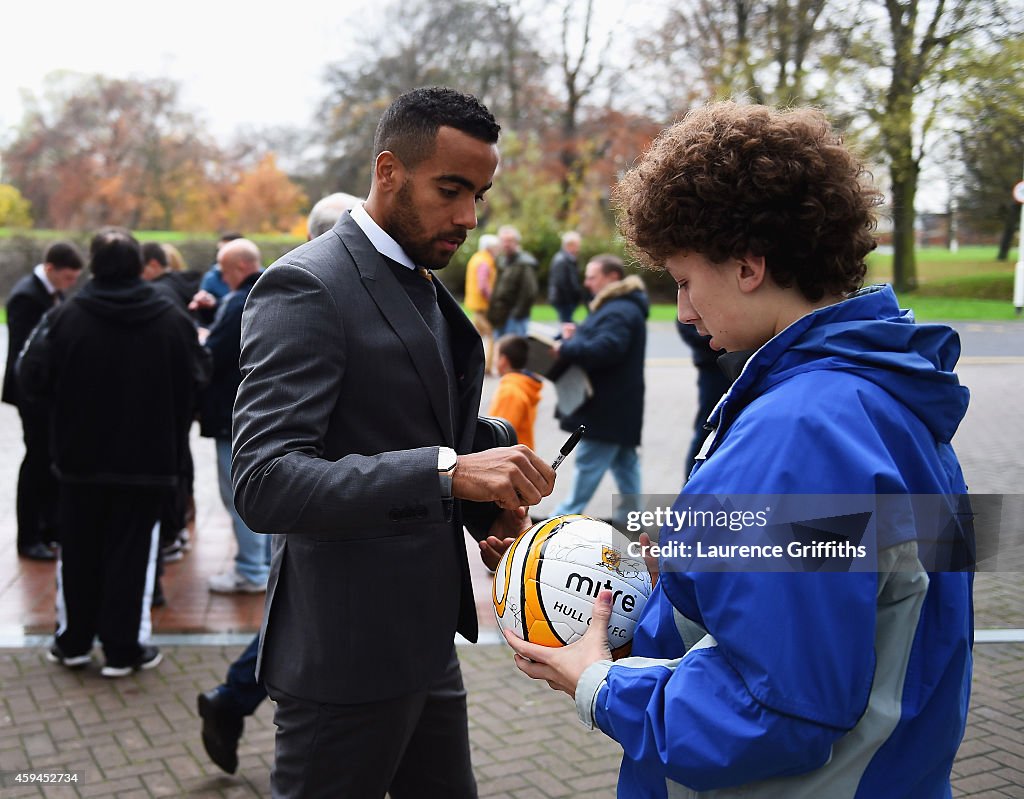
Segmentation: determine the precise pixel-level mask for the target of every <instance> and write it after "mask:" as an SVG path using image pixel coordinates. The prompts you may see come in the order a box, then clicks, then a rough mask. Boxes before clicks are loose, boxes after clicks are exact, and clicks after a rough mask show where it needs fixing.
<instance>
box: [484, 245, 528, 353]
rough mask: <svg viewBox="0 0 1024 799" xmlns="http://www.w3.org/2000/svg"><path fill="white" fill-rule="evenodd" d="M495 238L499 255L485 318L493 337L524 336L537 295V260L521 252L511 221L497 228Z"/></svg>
mask: <svg viewBox="0 0 1024 799" xmlns="http://www.w3.org/2000/svg"><path fill="white" fill-rule="evenodd" d="M498 239H499V240H500V241H501V251H502V255H501V258H500V259H499V261H498V281H497V283H496V284H495V286H494V293H493V294H492V296H491V307H490V309H489V310H488V312H487V318H488V320H490V322H491V324H492V325H494V335H495V337H496V338H501V337H502V336H507V335H515V336H525V335H526V324H527V322H528V321H529V320H530V309H531V308H532V307H533V300H534V298H535V297H536V296H537V260H536V259H535V258H534V257H533V256H532V255H530V254H529V253H527V252H523V250H522V248H521V246H520V235H519V231H518V230H517V229H516V228H514V227H512V226H511V225H503V226H502V227H500V228H499V229H498Z"/></svg>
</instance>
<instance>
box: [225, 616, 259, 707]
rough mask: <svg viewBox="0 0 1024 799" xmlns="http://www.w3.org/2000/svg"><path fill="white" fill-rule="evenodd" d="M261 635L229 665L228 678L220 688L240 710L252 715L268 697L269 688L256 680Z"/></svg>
mask: <svg viewBox="0 0 1024 799" xmlns="http://www.w3.org/2000/svg"><path fill="white" fill-rule="evenodd" d="M259 645H260V637H259V636H258V635H257V636H256V637H255V638H253V639H252V641H250V642H249V646H247V647H246V648H245V651H244V652H243V653H242V654H241V655H239V656H238V658H237V659H236V660H235V662H234V663H232V664H231V665H230V666H228V676H227V680H226V681H225V682H224V684H223V685H221V686H220V688H219V690H220V691H221V692H222V693H224V694H225V695H226V696H228V697H229V698H230V699H231V701H232V702H233V703H234V705H235V707H236V708H237V709H238V712H239V713H241V714H242V715H243V716H251V715H252V714H253V713H255V712H256V708H258V707H259V706H260V702H262V701H263V700H264V699H266V698H267V690H266V689H265V688H264V687H263V685H262V684H261V683H259V682H257V681H256V655H257V654H258V652H259Z"/></svg>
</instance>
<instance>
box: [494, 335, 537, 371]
mask: <svg viewBox="0 0 1024 799" xmlns="http://www.w3.org/2000/svg"><path fill="white" fill-rule="evenodd" d="M529 354H530V345H529V344H528V343H527V341H526V339H525V338H524V337H523V336H504V337H502V338H500V339H498V355H504V356H505V357H506V358H507V359H508V365H509V366H511V367H512V368H513V369H516V370H519V369H523V368H525V367H526V358H527V356H528V355H529Z"/></svg>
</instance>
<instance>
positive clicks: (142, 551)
mask: <svg viewBox="0 0 1024 799" xmlns="http://www.w3.org/2000/svg"><path fill="white" fill-rule="evenodd" d="M89 266H90V270H91V271H92V274H93V279H92V280H90V281H89V282H88V283H86V285H85V286H84V287H83V288H82V289H81V291H79V292H78V293H77V294H76V295H75V296H74V297H73V298H72V299H70V300H69V301H68V302H66V303H64V304H63V305H61V306H60V307H58V308H55V309H54V310H53V311H51V312H49V313H48V314H47V315H46V316H44V317H43V320H42V321H41V322H40V323H39V326H38V327H37V328H36V331H35V333H34V334H33V335H32V338H31V339H30V340H29V343H28V345H27V346H26V348H25V350H24V352H23V353H22V355H21V357H20V358H19V360H18V364H17V374H18V379H19V381H20V387H21V390H22V391H23V392H24V394H25V395H26V396H28V397H29V398H30V399H31V398H38V399H39V400H40V401H45V402H46V403H47V405H48V407H49V414H50V417H49V418H50V431H51V453H52V457H53V466H54V471H55V473H56V475H57V479H58V481H59V483H60V492H59V501H58V520H59V524H60V531H61V549H60V560H59V562H58V570H59V580H58V598H57V611H58V619H57V625H56V626H57V629H56V635H55V637H54V644H53V647H52V648H51V650H50V652H49V658H50V660H51V661H53V662H56V663H60V664H62V665H64V666H65V667H68V668H77V667H81V666H85V665H87V664H88V663H89V662H90V660H91V650H92V647H93V640H94V638H95V637H96V636H99V639H100V642H101V643H102V645H103V651H104V654H105V656H106V664H105V665H104V666H103V668H102V670H101V674H102V675H103V676H104V677H123V676H126V675H128V674H131V673H132V672H133V671H136V670H139V669H150V668H153V667H155V666H156V665H157V664H159V662H160V652H159V650H158V649H157V648H156V647H154V646H151V645H150V644H149V634H150V621H149V611H150V602H151V598H152V590H153V579H154V574H155V564H156V551H157V537H158V524H157V518H158V514H159V512H160V505H161V502H162V501H163V499H164V496H165V494H166V493H167V492H168V491H170V490H172V489H173V488H174V486H175V484H176V483H177V481H178V476H179V474H180V473H181V461H182V458H183V457H184V454H183V442H184V440H185V435H184V433H185V431H186V430H187V429H188V426H189V424H190V423H191V420H192V409H193V407H194V405H195V392H196V388H197V385H198V384H200V383H201V382H203V381H204V380H205V378H206V364H207V362H208V361H207V356H206V355H205V353H204V351H203V349H202V347H200V346H199V342H198V340H197V338H196V334H195V328H194V327H193V325H192V322H191V321H190V320H189V318H188V316H187V315H186V314H185V312H184V311H182V310H181V309H180V308H178V307H176V306H175V305H174V304H173V303H171V301H170V300H168V299H166V298H165V297H162V296H160V295H159V294H158V293H157V292H156V290H155V289H153V287H152V286H151V285H149V284H148V283H146V282H145V281H143V280H142V279H141V278H140V273H141V272H142V257H141V253H140V248H139V244H138V242H137V241H136V240H135V239H134V238H133V237H132V235H131V234H130V233H129V232H128V231H126V230H123V229H121V228H104V229H102V230H101V231H99V232H98V233H97V234H96V235H95V237H94V238H93V240H92V244H91V247H90V264H89Z"/></svg>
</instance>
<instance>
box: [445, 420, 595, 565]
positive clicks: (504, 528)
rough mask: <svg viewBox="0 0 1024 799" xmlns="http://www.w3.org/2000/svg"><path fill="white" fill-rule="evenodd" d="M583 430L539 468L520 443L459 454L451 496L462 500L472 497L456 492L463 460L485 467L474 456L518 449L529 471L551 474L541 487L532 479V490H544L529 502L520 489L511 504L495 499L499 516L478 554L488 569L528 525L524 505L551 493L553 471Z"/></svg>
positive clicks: (543, 475) (575, 434) (458, 489)
mask: <svg viewBox="0 0 1024 799" xmlns="http://www.w3.org/2000/svg"><path fill="white" fill-rule="evenodd" d="M584 430H585V428H584V426H583V425H580V426H579V428H578V429H577V430H576V432H574V433H573V434H572V435H571V436H569V439H568V440H567V441H566V442H565V443H564V444H563V445H562V448H561V449H560V450H559V452H558V457H556V458H555V460H554V462H552V464H551V465H550V466H548V465H547V464H545V463H543V461H541V462H540V466H539V467H538V461H539V460H540V459H539V457H538V456H537V454H536V453H535V452H534V451H533V450H531V449H529V448H527V447H524V446H522V445H521V444H519V445H516V446H515V447H501V448H498V449H491V450H485V451H484V452H479V453H474V454H472V455H460V456H459V461H458V465H457V466H456V468H455V474H454V475H453V477H452V488H453V493H454V495H455V496H457V497H459V498H461V499H472V497H466V496H463V495H462V494H460V493H459V491H460V487H459V482H458V475H459V471H460V470H461V469H462V467H463V465H464V463H465V459H469V460H470V468H471V469H474V470H475V469H477V468H479V467H482V466H484V465H485V462H484V461H483V460H481V459H478V458H476V456H477V455H486V454H488V453H501V452H508V451H511V450H517V451H520V452H521V453H526V454H527V457H528V458H529V466H530V469H531V470H532V471H531V474H532V473H533V472H535V473H536V474H537V475H538V477H541V478H542V479H543V478H545V477H546V476H547V475H550V482H548V483H545V484H544V485H543V486H540V485H537V484H536V483H533V482H531V489H532V490H534V491H536V492H538V493H539V492H540V491H542V490H543V491H544V493H543V494H541V495H540V497H538V499H537V500H534V501H529V500H528V499H527V495H526V494H523V493H522V491H521V490H520V489H519V488H516V489H515V496H516V500H515V502H514V505H513V507H508V506H507V505H503V504H502V503H501V502H500V501H498V500H494V501H495V502H497V503H498V505H499V506H501V507H502V508H503V510H502V512H501V514H500V515H499V516H498V518H497V520H496V521H495V522H494V525H493V526H492V527H491V531H490V532H491V534H490V535H489V536H488V537H487V538H486V539H484V540H483V541H481V542H480V557H481V558H482V559H483V562H484V565H486V566H487V568H488V569H490V570H491V571H493V570H494V569H495V567H496V566H497V565H498V561H499V560H500V559H501V556H502V555H503V554H504V552H505V550H507V549H508V548H509V547H510V546H512V542H513V541H515V539H516V536H518V535H519V534H520V533H521V532H523V530H526V529H528V528H529V526H530V517H529V516H528V515H527V513H526V510H527V508H528V507H529V506H530V505H535V504H536V503H537V502H538V501H540V498H542V497H546V496H547V495H548V494H550V493H551V490H552V489H553V488H554V484H555V470H556V469H557V468H558V466H559V464H561V463H562V461H563V460H565V458H566V456H567V455H568V454H569V453H570V452H572V450H573V448H574V447H575V446H576V445H577V444H578V443H579V441H580V439H581V438H582V437H583V432H584ZM478 461H479V463H478ZM474 474H475V472H473V473H471V475H470V476H473V475H474ZM512 474H513V476H515V474H516V473H515V471H514V470H513V472H512ZM463 476H464V477H465V476H466V475H465V474H464V475H463ZM492 476H493V475H492ZM544 489H546V490H544ZM532 495H533V494H530V496H532Z"/></svg>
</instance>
